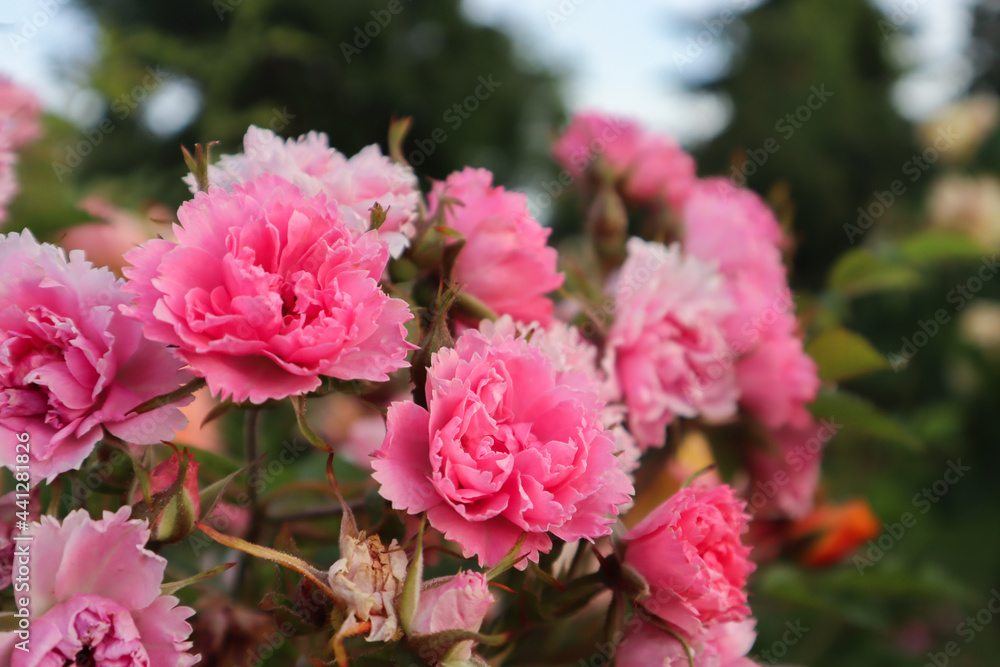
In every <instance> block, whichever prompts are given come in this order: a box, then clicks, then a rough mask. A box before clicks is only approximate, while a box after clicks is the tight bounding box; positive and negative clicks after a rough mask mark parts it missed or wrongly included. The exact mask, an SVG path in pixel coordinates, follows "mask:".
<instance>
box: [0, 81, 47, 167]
mask: <svg viewBox="0 0 1000 667" xmlns="http://www.w3.org/2000/svg"><path fill="white" fill-rule="evenodd" d="M41 115H42V104H41V102H39V101H38V98H37V97H36V96H35V94H34V93H33V92H31V91H30V90H28V89H27V88H24V87H22V86H20V85H18V84H16V83H14V82H13V81H11V80H10V79H8V78H7V77H5V76H3V75H0V125H5V126H7V128H8V136H9V137H10V146H11V148H12V149H15V150H18V149H21V148H23V147H24V146H26V145H28V144H30V143H31V142H32V141H34V140H35V139H37V138H38V137H39V136H40V135H41V133H42V127H41V124H40V123H39V122H38V118H39V116H41Z"/></svg>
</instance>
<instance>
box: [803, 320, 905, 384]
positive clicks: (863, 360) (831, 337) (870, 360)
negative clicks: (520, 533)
mask: <svg viewBox="0 0 1000 667" xmlns="http://www.w3.org/2000/svg"><path fill="white" fill-rule="evenodd" d="M806 354H808V355H809V356H810V357H812V358H813V359H814V360H815V361H816V363H817V364H818V365H819V376H820V378H821V379H822V380H824V381H829V382H842V381H844V380H849V379H851V378H855V377H858V376H860V375H866V374H868V373H872V372H874V371H879V370H883V369H885V368H888V366H889V362H888V361H886V359H885V357H883V356H882V355H881V354H879V352H878V350H876V349H875V348H874V347H872V345H871V343H869V342H868V341H867V340H865V339H864V338H862V337H861V336H859V335H858V334H856V333H854V332H853V331H848V330H847V329H845V328H843V327H832V328H830V329H827V330H826V331H824V332H823V333H821V334H820V335H819V336H817V337H816V338H814V339H813V340H812V341H811V342H810V343H809V344H808V345H807V346H806Z"/></svg>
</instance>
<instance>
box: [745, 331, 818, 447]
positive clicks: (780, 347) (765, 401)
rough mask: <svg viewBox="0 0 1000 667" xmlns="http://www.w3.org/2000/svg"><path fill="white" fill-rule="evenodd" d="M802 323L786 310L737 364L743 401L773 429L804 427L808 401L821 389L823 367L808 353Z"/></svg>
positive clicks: (807, 418)
mask: <svg viewBox="0 0 1000 667" xmlns="http://www.w3.org/2000/svg"><path fill="white" fill-rule="evenodd" d="M797 329H798V323H797V322H796V320H795V316H794V315H793V314H791V313H784V314H782V315H781V316H780V317H779V319H778V324H777V325H776V326H774V327H772V328H771V329H770V330H769V331H768V333H767V335H766V336H765V337H764V338H763V339H762V340H761V341H760V343H759V344H758V345H757V347H756V349H755V350H753V351H752V352H751V353H750V354H749V355H747V356H745V357H743V358H742V359H740V361H739V362H738V363H737V364H736V379H737V382H739V385H740V391H741V396H740V402H741V403H742V404H743V406H744V407H745V408H746V409H747V410H749V411H750V412H751V413H753V414H754V415H756V417H757V418H758V419H760V420H761V421H762V422H764V424H765V425H766V426H768V427H769V428H772V429H776V428H780V427H782V426H791V427H795V428H802V427H805V426H807V425H808V424H809V421H810V419H811V416H810V414H809V411H808V410H807V409H806V405H807V404H809V403H811V402H812V401H813V399H815V398H816V393H817V392H818V391H819V385H820V382H819V369H818V368H817V366H816V362H815V361H813V360H812V358H811V357H810V356H809V355H807V354H806V353H805V349H804V348H803V347H802V339H801V338H799V336H798V333H797Z"/></svg>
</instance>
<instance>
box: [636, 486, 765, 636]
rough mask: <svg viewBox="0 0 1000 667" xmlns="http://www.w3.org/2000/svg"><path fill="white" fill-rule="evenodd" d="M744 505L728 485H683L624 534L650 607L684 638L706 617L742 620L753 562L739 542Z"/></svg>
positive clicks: (744, 526)
mask: <svg viewBox="0 0 1000 667" xmlns="http://www.w3.org/2000/svg"><path fill="white" fill-rule="evenodd" d="M744 506H745V503H744V502H743V501H742V500H738V499H737V498H736V497H735V495H733V490H732V489H731V488H730V487H729V486H726V485H721V486H716V487H711V488H709V487H697V488H692V487H689V488H685V489H681V490H680V491H678V492H677V493H676V494H674V495H673V496H672V497H671V498H670V499H668V500H667V501H666V502H664V503H663V504H662V505H660V506H659V507H657V508H656V509H655V510H653V511H652V512H651V513H650V514H649V516H647V517H646V518H645V519H643V520H642V521H640V522H639V524H638V525H636V526H635V527H634V528H633V529H632V530H631V531H629V532H628V534H626V535H625V538H624V540H625V544H626V552H625V563H626V564H627V565H630V566H631V567H633V568H634V569H635V570H636V571H637V572H639V574H641V575H642V576H643V577H644V578H645V579H646V582H647V583H648V584H649V587H650V596H649V597H648V598H647V599H646V600H645V601H644V602H643V603H642V604H643V607H644V608H645V609H646V610H647V611H648V612H650V613H651V614H654V615H656V616H658V617H660V618H661V619H662V620H663V621H665V622H667V623H670V624H671V625H673V626H675V627H677V628H678V629H680V630H681V631H682V632H684V633H685V634H686V635H687V636H689V637H695V636H696V635H697V633H698V632H699V629H700V628H701V626H702V625H704V624H706V623H714V622H723V621H739V620H742V619H744V618H746V616H747V615H748V614H749V613H750V609H749V608H748V607H747V604H746V603H747V594H746V591H745V590H744V588H745V586H746V583H747V575H749V574H750V573H751V572H753V570H754V564H753V563H752V562H750V561H749V560H748V556H749V554H750V548H749V547H747V546H744V545H743V544H742V543H741V542H740V535H741V534H742V533H743V532H745V531H746V529H747V522H748V521H749V518H750V517H749V516H748V515H747V514H746V513H745V512H744Z"/></svg>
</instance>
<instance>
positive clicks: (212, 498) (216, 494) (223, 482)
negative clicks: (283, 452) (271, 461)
mask: <svg viewBox="0 0 1000 667" xmlns="http://www.w3.org/2000/svg"><path fill="white" fill-rule="evenodd" d="M265 456H267V455H266V454H261V455H260V457H258V458H257V461H255V463H259V462H260V461H261V460H262V459H263V458H264V457H265ZM249 467H250V466H249V464H248V465H245V466H243V467H242V468H240V469H238V470H236V471H235V472H232V473H230V474H228V475H226V476H225V477H223V478H222V479H220V480H219V481H217V482H213V483H212V484H209V485H208V486H206V487H205V488H204V489H202V490H201V493H199V494H198V500H199V504H200V505H201V507H202V511H201V517H200V520H201V521H204V520H205V519H206V518H207V517H209V516H210V515H211V514H212V510H214V509H215V506H216V505H218V504H219V501H220V500H222V495H223V494H224V493H225V492H226V488H227V487H228V486H229V484H230V482H232V481H233V480H234V479H235V478H236V476H237V475H239V474H240V473H242V472H244V471H245V470H246V469H247V468H249Z"/></svg>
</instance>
